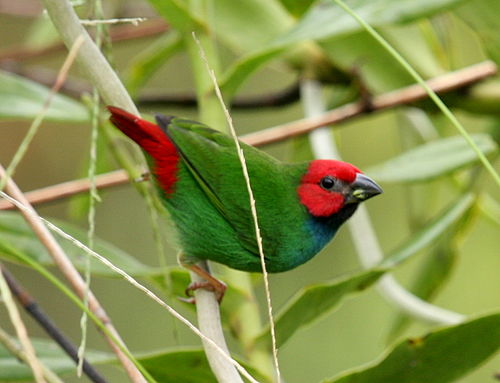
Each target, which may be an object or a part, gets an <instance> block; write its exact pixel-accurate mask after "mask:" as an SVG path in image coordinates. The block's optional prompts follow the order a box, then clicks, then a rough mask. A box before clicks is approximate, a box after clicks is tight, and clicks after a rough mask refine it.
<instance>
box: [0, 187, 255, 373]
mask: <svg viewBox="0 0 500 383" xmlns="http://www.w3.org/2000/svg"><path fill="white" fill-rule="evenodd" d="M0 197H3V198H6V199H8V200H9V201H10V202H11V203H12V204H14V205H15V206H16V207H17V208H18V209H19V210H20V211H21V212H24V213H26V214H28V215H34V216H36V219H37V220H39V221H40V222H43V224H44V225H47V227H48V228H49V229H50V230H52V231H54V232H55V233H56V234H57V235H59V236H60V237H62V238H64V239H66V240H68V241H70V242H71V243H72V244H73V245H75V246H76V247H78V248H80V249H82V250H83V251H85V252H86V253H88V254H90V255H91V256H92V257H94V258H96V259H97V260H98V261H99V262H101V263H102V264H104V265H105V266H107V267H108V268H110V269H111V270H113V271H114V272H115V273H117V274H118V275H120V276H121V277H123V278H124V279H125V280H126V281H127V282H129V283H130V284H131V285H132V286H134V287H135V288H137V289H138V290H140V291H142V292H143V293H144V294H146V295H147V296H148V297H149V298H151V299H152V300H153V301H154V302H156V303H158V304H159V305H160V306H162V307H163V308H165V309H166V310H167V311H168V312H169V313H170V314H171V315H173V316H174V317H175V318H177V319H178V320H179V321H181V322H182V323H184V324H185V325H186V326H187V327H188V328H189V329H190V330H191V331H192V332H193V333H195V334H196V335H197V336H199V337H200V338H201V339H202V340H203V341H204V342H207V343H209V344H210V345H211V346H212V347H213V348H214V349H216V350H217V351H218V352H219V353H220V354H221V355H222V356H223V357H224V358H226V359H227V360H228V361H229V362H230V363H231V364H232V365H234V366H235V367H236V368H237V369H238V371H240V373H241V374H242V375H243V376H244V377H245V378H247V379H248V380H249V381H250V382H252V383H259V382H258V381H257V380H256V379H255V378H253V377H252V375H250V374H249V373H248V371H247V370H246V369H245V368H244V367H243V366H241V365H240V364H239V363H238V362H237V361H236V360H234V359H233V358H231V356H230V355H228V354H227V353H226V352H225V351H224V350H222V349H221V348H220V347H219V346H218V345H217V344H216V343H215V342H214V341H213V340H212V339H210V338H208V337H207V336H206V335H204V334H203V333H202V332H200V330H199V329H198V328H196V326H194V325H193V324H192V323H191V322H190V321H189V320H187V319H186V318H184V317H183V316H182V315H181V314H179V313H178V312H177V311H175V310H174V309H173V308H172V307H171V306H170V305H169V304H168V303H166V302H164V301H163V300H162V299H161V298H160V297H158V296H157V295H156V294H155V293H153V292H152V291H151V290H149V289H148V288H147V287H146V286H144V285H142V284H141V283H140V282H138V281H137V280H136V279H134V278H133V277H132V276H130V275H129V274H127V273H126V272H125V271H124V270H122V269H120V268H119V267H118V266H116V265H114V264H113V263H112V262H110V261H109V260H108V259H106V258H105V257H103V256H102V255H100V254H99V253H97V252H95V251H94V250H92V249H90V248H89V247H88V246H86V245H85V244H83V243H82V242H80V241H79V240H77V239H76V238H74V237H72V236H71V235H69V234H68V233H66V232H64V231H63V230H62V229H60V228H59V227H58V226H56V225H54V224H53V223H52V222H50V221H48V220H47V219H45V218H42V217H40V216H39V215H38V214H37V213H36V212H35V211H34V210H33V209H32V208H31V207H30V206H29V205H26V204H25V203H24V202H23V201H20V200H18V199H17V198H15V197H14V198H13V197H11V196H9V195H8V194H6V193H4V192H0ZM44 227H45V226H44Z"/></svg>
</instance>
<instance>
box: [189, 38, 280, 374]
mask: <svg viewBox="0 0 500 383" xmlns="http://www.w3.org/2000/svg"><path fill="white" fill-rule="evenodd" d="M193 38H194V40H195V41H196V44H198V47H199V49H200V56H201V58H202V59H203V61H204V63H205V65H206V67H207V71H208V73H209V75H210V78H211V80H212V82H213V85H214V89H215V93H216V95H217V98H218V99H219V101H220V104H221V107H222V109H223V111H224V115H225V116H226V120H227V123H228V126H229V131H230V132H231V136H232V137H233V139H234V143H235V146H236V151H237V153H238V158H239V160H240V163H241V167H242V170H243V177H244V178H245V182H246V186H247V192H248V198H249V203H250V210H251V212H252V217H253V221H254V227H255V236H256V240H257V246H258V249H259V256H260V261H261V266H262V274H263V276H264V287H265V291H266V301H267V309H268V316H269V323H270V329H271V340H272V348H273V350H272V351H273V359H274V365H275V368H276V379H277V382H278V383H279V382H280V381H281V373H280V368H279V361H278V348H277V347H276V334H275V330H274V317H273V307H272V302H271V291H270V288H269V278H268V273H267V269H266V262H265V257H264V248H263V246H262V236H261V234H260V228H259V219H258V216H257V208H256V206H255V198H254V195H253V190H252V184H251V181H250V176H249V175H248V168H247V165H246V160H245V155H244V153H243V150H242V149H241V146H240V143H239V141H238V136H237V135H236V130H235V129H234V125H233V119H232V118H231V114H230V113H229V110H228V109H227V107H226V104H225V103H224V98H223V97H222V93H221V91H220V88H219V85H218V83H217V78H216V77H215V72H214V71H213V70H212V69H211V68H210V64H209V62H208V60H207V57H206V55H205V52H204V50H203V47H202V46H201V44H200V41H199V40H198V39H197V37H196V34H195V33H194V32H193Z"/></svg>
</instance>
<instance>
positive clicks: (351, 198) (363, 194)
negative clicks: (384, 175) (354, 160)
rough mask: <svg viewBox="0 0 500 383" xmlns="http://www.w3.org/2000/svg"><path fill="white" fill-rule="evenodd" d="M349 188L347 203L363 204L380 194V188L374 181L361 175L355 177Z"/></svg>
mask: <svg viewBox="0 0 500 383" xmlns="http://www.w3.org/2000/svg"><path fill="white" fill-rule="evenodd" d="M350 186H351V193H349V195H348V196H347V198H346V202H347V203H359V202H363V201H366V200H367V199H369V198H372V197H374V196H376V195H378V194H381V193H382V188H381V187H380V186H378V185H377V184H376V182H375V181H373V180H372V179H371V178H370V177H367V176H365V175H364V174H361V173H358V174H357V175H356V179H355V180H354V182H353V183H352V184H351V185H350Z"/></svg>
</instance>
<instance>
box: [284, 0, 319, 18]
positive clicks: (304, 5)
mask: <svg viewBox="0 0 500 383" xmlns="http://www.w3.org/2000/svg"><path fill="white" fill-rule="evenodd" d="M313 3H314V0H281V4H283V6H284V7H285V8H286V9H287V10H288V12H290V13H291V14H292V15H294V16H296V17H300V16H302V15H303V14H304V13H305V12H306V11H307V10H308V9H309V7H310V6H311V5H312V4H313Z"/></svg>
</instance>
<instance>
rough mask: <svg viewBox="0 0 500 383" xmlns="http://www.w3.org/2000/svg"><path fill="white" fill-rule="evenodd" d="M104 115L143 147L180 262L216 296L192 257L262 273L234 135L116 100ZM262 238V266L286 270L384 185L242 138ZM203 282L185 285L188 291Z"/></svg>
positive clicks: (217, 285)
mask: <svg viewBox="0 0 500 383" xmlns="http://www.w3.org/2000/svg"><path fill="white" fill-rule="evenodd" d="M108 109H109V111H110V112H111V117H110V120H111V122H112V123H113V124H114V125H115V126H116V127H117V128H118V129H120V130H121V131H122V132H123V133H125V134H126V135H127V136H128V137H130V138H131V139H132V140H134V141H135V142H136V143H137V144H138V145H139V146H140V147H141V148H142V149H143V151H144V152H145V154H146V158H147V160H148V164H149V167H150V170H151V173H152V175H153V180H154V183H155V185H156V186H157V189H158V192H159V195H160V197H161V200H162V202H163V203H164V205H165V207H166V208H167V210H168V211H169V213H170V215H171V217H172V220H173V222H174V224H175V227H176V230H177V232H178V237H179V242H180V247H181V248H182V253H183V257H182V260H181V263H183V265H184V266H186V267H188V268H190V269H191V270H193V271H195V272H197V273H198V274H200V275H201V276H202V277H203V278H205V280H207V284H204V287H207V286H208V287H211V288H213V289H215V290H216V292H217V293H218V296H219V298H221V297H222V294H223V292H224V290H225V285H223V284H222V283H221V282H220V281H218V280H217V279H215V278H214V277H212V276H211V275H210V274H208V273H207V272H205V271H204V270H203V269H201V268H199V267H197V266H196V265H195V263H197V262H198V261H199V260H211V261H215V262H218V263H222V264H225V265H227V266H229V267H231V268H234V269H238V270H244V271H252V272H261V271H262V269H261V260H260V256H259V251H258V245H257V241H256V236H255V228H254V221H253V218H252V214H251V210H250V204H249V197H248V191H247V187H246V183H245V179H244V178H243V173H242V167H241V163H240V161H239V159H238V155H237V151H236V146H235V143H234V141H233V139H232V138H230V137H228V136H226V135H224V134H222V133H220V132H218V131H216V130H212V129H209V128H207V127H206V126H204V125H202V124H200V123H198V122H194V121H188V120H183V119H179V118H176V117H167V116H164V115H157V116H156V122H157V123H158V125H156V124H154V123H151V122H149V121H146V120H143V119H141V118H139V117H137V116H134V115H133V114H130V113H128V112H126V111H124V110H122V109H120V108H117V107H112V106H109V107H108ZM241 147H242V150H243V153H244V156H245V159H246V164H247V168H248V173H249V176H250V181H251V186H252V191H253V193H254V198H255V203H256V209H257V214H258V222H259V228H260V231H261V236H262V240H263V248H264V255H265V263H266V269H267V271H268V272H271V273H277V272H282V271H287V270H290V269H293V268H295V267H297V266H299V265H301V264H303V263H304V262H307V261H308V260H309V259H311V258H312V257H313V256H314V255H316V254H317V253H318V252H319V251H320V250H321V249H322V248H323V247H324V246H325V245H326V244H327V243H328V242H329V241H330V240H331V239H332V238H333V236H334V235H335V233H336V232H337V230H338V229H339V227H340V225H342V224H343V223H344V222H345V221H346V220H347V219H348V218H349V217H351V215H352V214H353V213H354V212H355V210H356V208H357V207H358V204H359V203H360V202H362V201H365V200H367V199H368V198H371V197H373V196H375V195H377V194H380V193H382V189H381V188H380V187H379V186H378V185H377V184H376V183H375V182H374V181H373V180H371V179H370V178H368V177H367V176H365V175H364V174H362V173H361V171H360V170H359V169H358V168H356V167H355V166H353V165H351V164H348V163H346V162H341V161H336V160H314V161H310V162H304V163H298V164H284V163H282V162H280V161H278V160H276V159H274V158H273V157H270V156H269V155H267V154H266V153H264V152H262V151H260V150H258V149H256V148H254V147H252V146H249V145H245V144H244V143H241ZM199 287H201V286H192V289H195V288H199Z"/></svg>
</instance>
